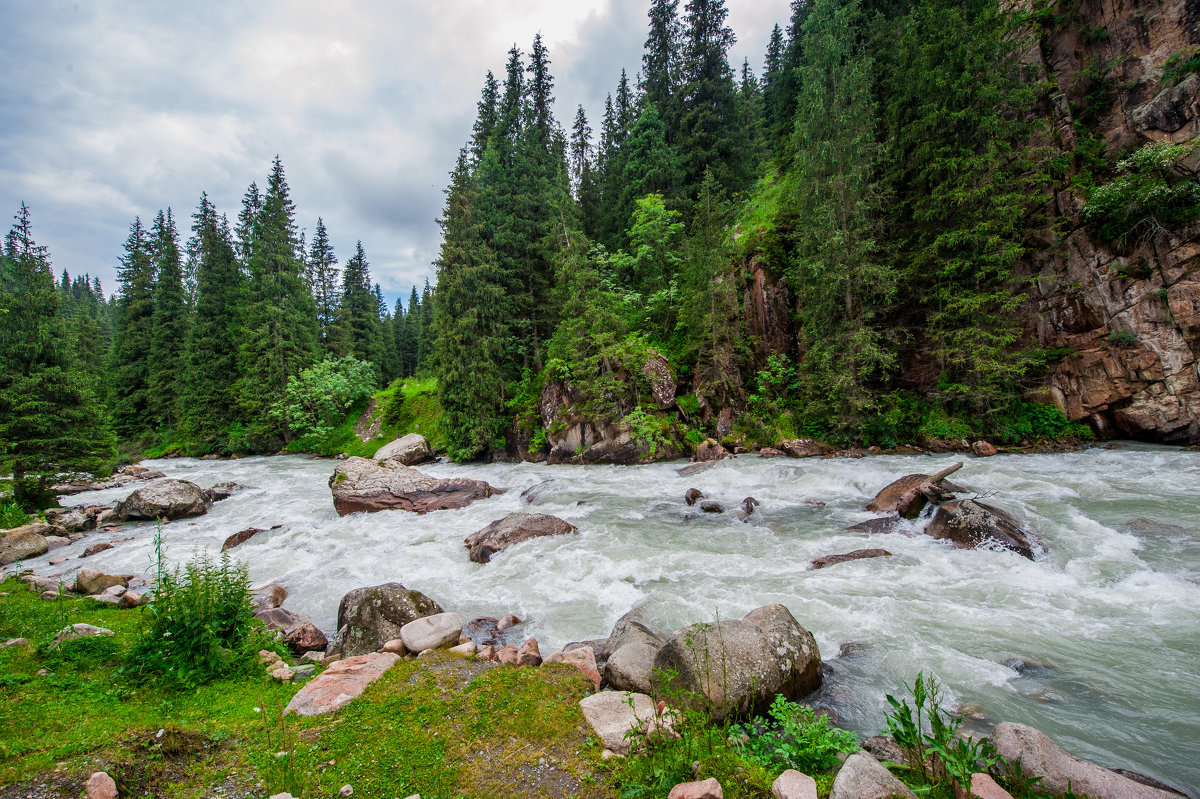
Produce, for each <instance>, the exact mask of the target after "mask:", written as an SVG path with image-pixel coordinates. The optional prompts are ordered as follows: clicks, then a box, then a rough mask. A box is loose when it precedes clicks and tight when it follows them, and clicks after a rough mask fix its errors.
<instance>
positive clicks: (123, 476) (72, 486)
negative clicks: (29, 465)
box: [50, 466, 166, 495]
mask: <svg viewBox="0 0 1200 799" xmlns="http://www.w3.org/2000/svg"><path fill="white" fill-rule="evenodd" d="M163 477H166V475H165V474H163V473H162V472H152V471H150V470H148V469H146V468H145V467H142V466H126V467H125V468H124V469H123V470H121V471H120V472H118V473H117V474H114V475H113V476H112V477H110V478H109V479H107V480H76V481H74V482H71V483H62V484H59V485H56V486H51V488H50V490H51V491H53V492H54V493H56V494H61V495H66V494H82V493H83V492H85V491H107V490H108V489H111V488H123V487H124V486H127V485H129V484H130V483H136V482H138V481H143V480H158V479H160V478H163Z"/></svg>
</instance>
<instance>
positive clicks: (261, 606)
mask: <svg viewBox="0 0 1200 799" xmlns="http://www.w3.org/2000/svg"><path fill="white" fill-rule="evenodd" d="M287 596H288V590H287V589H286V588H284V587H283V586H282V585H280V584H279V583H267V584H266V585H264V586H262V587H261V588H254V589H251V591H250V602H251V603H252V604H253V605H254V609H255V610H256V611H258V610H267V609H268V608H277V607H279V606H280V605H282V604H283V600H285V599H287Z"/></svg>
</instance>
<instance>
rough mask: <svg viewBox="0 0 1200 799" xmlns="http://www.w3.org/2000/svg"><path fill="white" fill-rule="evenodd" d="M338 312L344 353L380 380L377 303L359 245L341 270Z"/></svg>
mask: <svg viewBox="0 0 1200 799" xmlns="http://www.w3.org/2000/svg"><path fill="white" fill-rule="evenodd" d="M339 313H340V315H341V324H342V326H343V327H344V328H345V330H346V335H347V339H348V342H349V349H348V354H350V355H353V356H354V357H355V358H358V359H359V360H360V361H369V362H371V363H372V364H374V365H375V368H376V370H377V374H376V377H377V379H382V378H383V331H382V329H381V328H380V322H379V300H378V298H377V297H376V295H375V291H374V289H373V288H372V284H371V267H370V264H368V263H367V256H366V253H365V252H364V251H363V246H362V242H361V241H359V242H357V243H356V244H355V247H354V255H352V256H351V257H350V258H348V259H347V260H346V263H345V266H344V268H343V270H342V298H341V304H340V309H339Z"/></svg>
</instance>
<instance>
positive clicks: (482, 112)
mask: <svg viewBox="0 0 1200 799" xmlns="http://www.w3.org/2000/svg"><path fill="white" fill-rule="evenodd" d="M499 101H500V84H498V83H496V76H495V75H493V74H492V71H491V70H490V69H489V70H488V73H487V77H486V78H485V79H484V82H483V92H482V94H481V96H480V98H479V103H478V105H477V106H476V109H477V113H476V116H475V126H474V127H473V128H472V131H471V157H472V159H474V162H475V163H477V164H478V163H479V160H480V159H481V158H483V152H484V150H486V149H487V146H488V140H489V139H491V137H492V133H493V132H494V131H495V130H496V125H497V123H498V122H499V120H500V117H499V113H500V112H499V107H498V103H499Z"/></svg>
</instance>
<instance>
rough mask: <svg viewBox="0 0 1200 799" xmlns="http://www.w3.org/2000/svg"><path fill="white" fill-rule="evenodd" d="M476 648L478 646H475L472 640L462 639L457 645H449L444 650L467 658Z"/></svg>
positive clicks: (477, 648)
mask: <svg viewBox="0 0 1200 799" xmlns="http://www.w3.org/2000/svg"><path fill="white" fill-rule="evenodd" d="M478 650H479V647H477V646H475V642H474V641H464V642H463V643H461V644H459V645H458V646H452V647H450V648H449V649H447V650H446V651H447V652H449V653H450V654H452V655H461V656H462V657H465V658H469V657H471V656H472V655H474V654H475V653H476V652H477V651H478Z"/></svg>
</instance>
